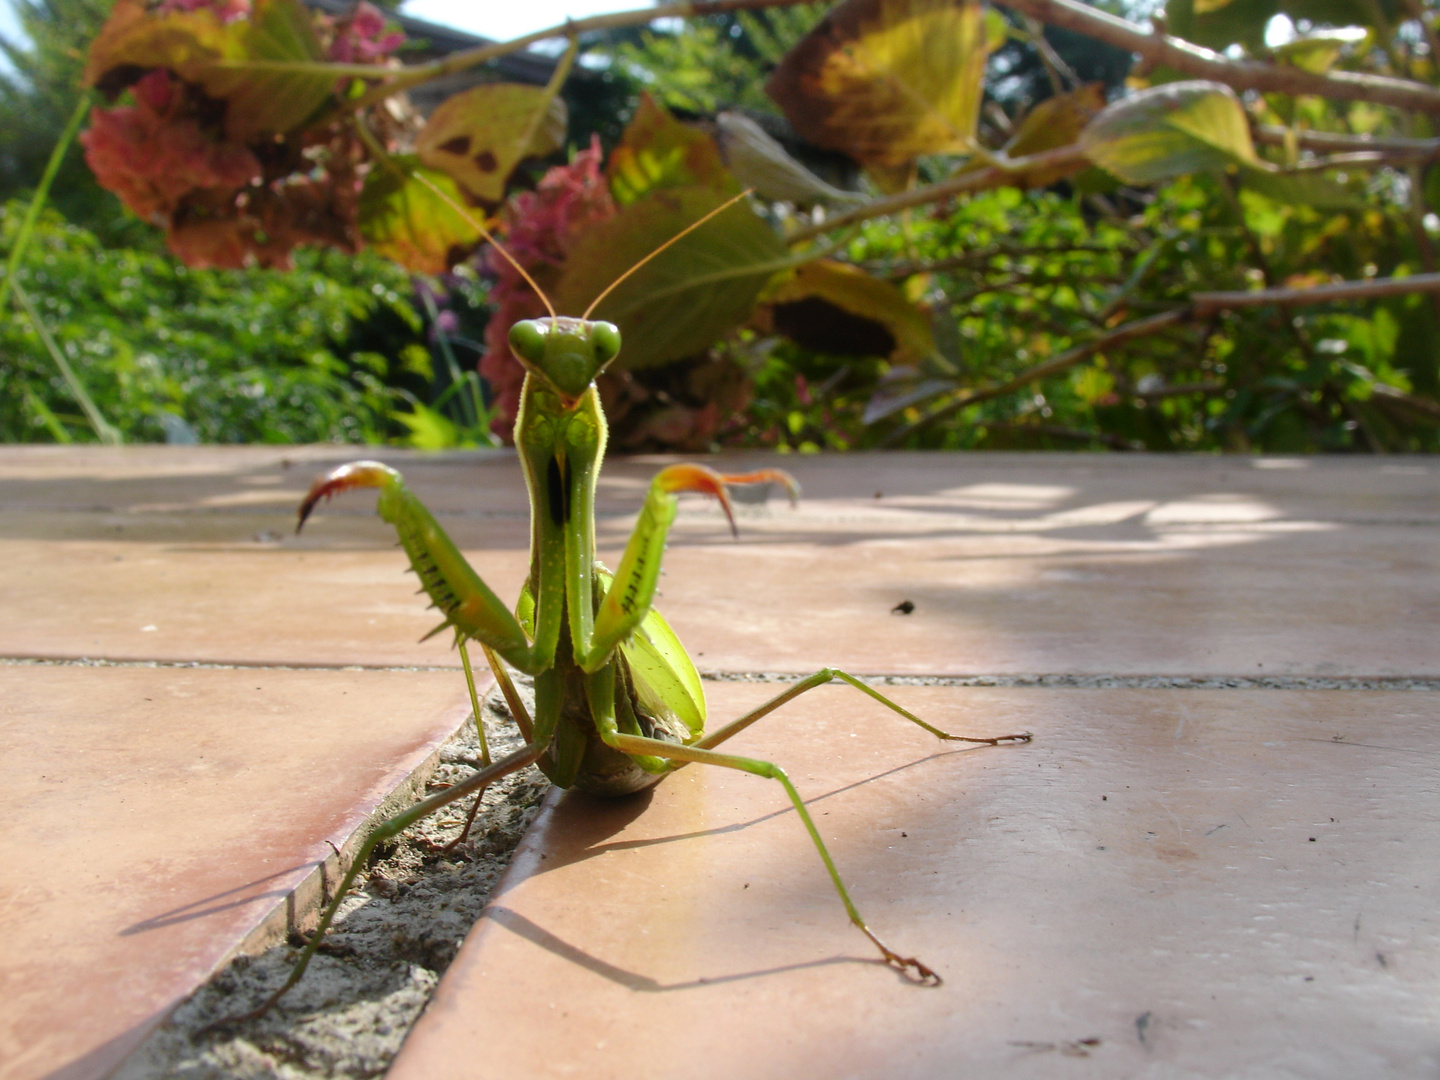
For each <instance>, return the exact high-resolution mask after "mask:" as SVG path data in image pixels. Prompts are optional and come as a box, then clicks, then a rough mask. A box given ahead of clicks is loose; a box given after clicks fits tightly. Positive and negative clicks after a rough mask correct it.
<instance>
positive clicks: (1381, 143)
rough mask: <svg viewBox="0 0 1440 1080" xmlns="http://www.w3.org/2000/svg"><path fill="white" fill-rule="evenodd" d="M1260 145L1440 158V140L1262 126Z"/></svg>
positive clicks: (1256, 133) (1258, 136) (1258, 135)
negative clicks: (1287, 144)
mask: <svg viewBox="0 0 1440 1080" xmlns="http://www.w3.org/2000/svg"><path fill="white" fill-rule="evenodd" d="M1253 134H1254V138H1255V141H1256V142H1257V143H1261V144H1263V145H1265V146H1284V145H1285V142H1286V140H1287V139H1289V138H1291V137H1292V136H1293V138H1294V139H1295V145H1296V146H1298V147H1299V148H1300V149H1301V150H1318V151H1320V152H1322V153H1327V154H1352V153H1362V152H1366V151H1369V152H1373V153H1378V154H1385V155H1387V157H1390V158H1391V160H1393V161H1400V160H1406V161H1419V162H1428V161H1431V160H1433V159H1434V158H1436V157H1437V156H1440V139H1402V138H1398V137H1383V136H1382V137H1378V138H1377V137H1376V136H1374V135H1342V134H1339V133H1336V132H1330V131H1292V129H1291V128H1285V127H1277V126H1273V125H1270V124H1259V125H1256V127H1255V129H1254V132H1253Z"/></svg>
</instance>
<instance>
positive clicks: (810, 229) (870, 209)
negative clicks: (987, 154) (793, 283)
mask: <svg viewBox="0 0 1440 1080" xmlns="http://www.w3.org/2000/svg"><path fill="white" fill-rule="evenodd" d="M1089 164H1090V160H1089V158H1087V157H1086V156H1085V153H1084V151H1083V150H1081V149H1080V147H1079V146H1075V145H1071V146H1061V147H1058V148H1057V149H1054V150H1046V151H1044V152H1042V153H1039V154H1031V155H1030V156H1029V157H1021V158H1013V159H1011V160H1010V161H1009V162H1008V163H1007V164H1005V165H1003V166H1002V165H990V166H987V167H986V168H983V169H976V170H975V171H973V172H967V173H965V174H963V175H961V176H957V177H955V178H954V179H953V180H942V181H941V182H940V183H938V184H930V185H928V186H926V187H922V188H916V189H915V190H914V191H902V192H900V193H899V194H898V195H891V196H888V197H887V198H884V199H876V200H875V201H873V202H869V203H865V204H864V205H863V206H857V207H855V208H854V209H853V210H847V211H845V212H844V213H842V214H836V215H835V216H834V217H832V218H828V219H827V220H825V221H824V222H822V223H821V224H819V225H807V226H805V227H804V228H801V229H797V230H795V232H793V233H791V234H790V236H789V237H787V238H786V239H787V243H790V244H800V243H803V242H805V241H806V240H811V239H813V238H814V237H816V236H818V235H820V234H821V233H824V232H828V231H829V230H831V229H838V228H840V227H841V226H844V225H853V224H854V223H855V222H857V221H869V220H870V219H871V218H877V217H885V216H886V215H887V214H894V213H897V212H898V211H901V210H906V209H909V208H910V207H912V206H923V205H925V204H926V203H932V202H939V201H940V200H942V199H948V198H950V197H951V196H952V195H961V194H964V193H966V192H972V191H988V190H989V189H990V188H998V187H1006V186H1008V185H1011V184H1014V185H1017V186H1022V185H1023V184H1024V183H1025V178H1026V177H1027V176H1028V175H1031V174H1035V173H1045V174H1047V175H1048V176H1049V177H1054V175H1055V174H1056V173H1057V172H1062V171H1066V170H1068V172H1071V173H1076V172H1079V171H1080V170H1081V169H1083V168H1085V167H1086V166H1088V165H1089ZM1052 182H1053V180H1052Z"/></svg>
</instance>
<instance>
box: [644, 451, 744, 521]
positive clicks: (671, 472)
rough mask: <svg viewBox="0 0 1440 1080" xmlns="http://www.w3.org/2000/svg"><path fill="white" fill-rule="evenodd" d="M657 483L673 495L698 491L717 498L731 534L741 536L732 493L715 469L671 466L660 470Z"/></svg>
mask: <svg viewBox="0 0 1440 1080" xmlns="http://www.w3.org/2000/svg"><path fill="white" fill-rule="evenodd" d="M655 482H656V483H657V484H659V485H660V490H661V491H664V492H668V493H669V494H671V495H676V494H679V493H680V492H682V491H698V492H699V493H700V494H702V495H713V496H715V498H717V499H719V500H720V508H721V509H722V510H724V511H725V518H726V520H727V521H729V522H730V532H731V533H732V534H733V535H734V536H737V537H738V536H739V535H740V529H739V528H738V527H737V526H736V524H735V511H734V510H732V509H731V507H730V493H729V492H728V491H726V490H725V477H723V476H721V475H720V474H719V473H717V472H716V471H715V470H714V469H707V468H706V467H705V466H704V465H689V464H682V465H671V466H669V467H667V468H664V469H661V470H660V475H659V476H657V477H655Z"/></svg>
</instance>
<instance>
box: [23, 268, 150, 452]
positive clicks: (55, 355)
mask: <svg viewBox="0 0 1440 1080" xmlns="http://www.w3.org/2000/svg"><path fill="white" fill-rule="evenodd" d="M6 280H7V281H8V282H10V283H11V285H12V286H13V288H14V293H15V303H16V304H18V305H19V306H20V307H21V308H22V309H24V312H25V314H26V315H27V316H28V317H29V319H30V325H31V326H33V327H34V328H35V333H36V334H38V335H39V337H40V343H41V344H42V345H44V346H45V351H46V352H48V353H49V354H50V359H52V360H54V361H55V366H56V367H58V368H59V369H60V375H61V376H62V377H63V378H64V380H65V383H66V385H67V386H69V387H70V393H71V394H73V395H74V396H75V400H76V401H77V402H79V404H80V408H81V410H82V411H83V412H84V413H85V419H87V420H89V421H90V426H91V427H92V428H93V429H94V431H95V437H96V438H97V439H99V440H100V441H101V442H102V443H106V444H108V445H110V446H119V445H120V444H121V443H123V442H124V441H125V440H124V439H123V438H122V437H121V435H120V431H119V429H118V428H116V427H115V426H114V425H113V424H111V423H110V422H109V421H108V420H106V419H105V417H104V415H103V414H102V413H101V412H100V409H99V407H98V406H96V404H95V402H94V401H93V400H92V399H91V397H90V395H89V394H88V393H86V391H85V384H84V383H82V382H81V381H80V378H79V376H77V375H76V374H75V372H74V371H73V370H71V368H70V364H69V362H68V361H66V359H65V354H64V353H63V352H61V351H60V346H59V345H57V344H56V342H55V339H54V338H53V337H51V336H50V331H49V330H48V329H47V328H46V326H45V323H44V322H43V321H42V320H41V318H40V312H38V311H37V310H35V304H34V303H33V302H32V301H31V299H30V294H29V293H27V292H26V291H25V290H24V289H23V288H21V287H20V282H18V281H16V280H15V279H14V278H7V279H6Z"/></svg>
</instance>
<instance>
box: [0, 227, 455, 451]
mask: <svg viewBox="0 0 1440 1080" xmlns="http://www.w3.org/2000/svg"><path fill="white" fill-rule="evenodd" d="M23 212H24V205H23V204H21V203H18V202H11V203H8V204H6V205H5V206H4V207H3V209H0V250H8V247H9V245H10V243H11V242H12V240H13V237H14V233H15V231H16V229H17V227H18V222H19V219H20V217H21V215H22V214H23ZM18 280H19V282H20V284H21V285H22V286H23V288H24V289H25V291H26V293H27V294H28V295H29V296H30V298H31V299H32V301H33V302H34V304H35V306H36V308H37V309H38V311H39V313H40V315H41V317H42V318H43V320H44V321H45V324H46V326H47V327H48V328H49V332H50V334H51V335H52V336H53V338H54V340H55V342H56V343H57V344H58V346H59V347H60V349H61V350H62V351H63V353H64V355H65V357H66V358H67V360H68V361H69V363H70V365H71V367H72V368H73V369H74V370H75V373H76V375H77V377H78V378H79V379H80V381H81V382H82V383H83V384H84V386H85V389H86V390H87V391H88V393H89V394H90V396H91V397H92V398H93V399H94V401H95V403H96V404H97V406H98V407H99V409H100V411H101V413H102V414H103V415H104V416H105V418H106V419H107V420H108V421H109V422H110V423H111V424H113V425H115V426H116V427H117V428H119V429H120V431H121V433H122V434H123V435H124V436H125V438H126V439H127V440H142V441H145V440H148V441H165V439H166V438H167V435H168V437H169V438H170V439H172V440H175V439H180V440H185V439H187V438H192V437H194V438H198V439H200V440H201V441H204V442H270V443H280V442H324V441H336V442H376V441H384V440H385V439H386V438H387V437H389V436H390V435H392V434H397V433H398V431H399V430H400V429H399V428H398V427H397V426H396V425H395V424H394V422H393V421H392V419H391V414H392V412H394V411H395V409H396V408H397V405H399V398H398V397H397V393H396V390H395V389H393V388H392V387H394V386H396V385H403V384H404V383H405V382H406V381H407V379H408V380H409V381H411V382H412V383H413V384H414V385H415V386H416V387H417V388H419V389H421V390H422V391H423V389H424V388H425V387H427V386H428V385H429V384H430V382H431V380H432V378H433V372H432V370H431V367H432V365H431V360H430V354H429V352H428V351H427V349H426V348H425V347H424V345H423V344H422V343H421V342H422V340H423V339H422V338H421V336H420V319H419V316H418V315H417V313H416V311H415V308H414V306H413V304H412V301H411V296H412V290H411V284H410V279H409V275H408V274H406V273H405V272H404V271H402V270H400V269H399V268H397V267H396V266H394V265H393V264H392V263H389V262H387V261H385V260H383V259H380V258H378V257H376V256H371V255H360V256H356V257H348V256H343V255H339V254H336V253H334V252H319V251H307V252H305V253H304V254H303V255H302V256H301V257H300V259H299V260H298V264H297V267H296V269H295V270H293V271H290V272H277V271H264V270H247V271H223V270H190V269H187V268H185V267H184V266H181V265H179V264H178V263H177V262H175V261H174V260H173V259H171V258H170V257H168V256H166V255H163V254H159V253H154V252H147V251H136V250H132V249H125V248H108V247H106V246H105V245H103V244H101V243H100V241H99V240H98V239H97V238H96V237H95V235H94V234H93V233H91V232H88V231H86V230H84V229H82V228H80V227H79V226H75V225H70V224H67V223H66V222H65V221H64V220H63V218H61V216H60V215H59V214H58V213H56V212H54V211H46V212H45V213H44V214H43V215H42V218H41V221H40V225H39V227H38V228H37V230H36V234H35V236H34V238H33V239H32V241H31V247H30V250H29V253H28V255H27V257H26V259H25V265H24V267H23V268H22V270H21V272H20V274H19V275H18ZM0 355H3V356H4V357H5V363H4V364H3V366H0V439H3V440H4V441H7V442H15V441H50V440H52V439H54V440H61V441H65V440H69V439H78V440H88V439H90V438H93V435H92V434H91V432H90V429H89V425H88V424H87V423H86V421H85V419H84V417H83V416H81V415H80V410H79V408H78V406H77V403H76V402H75V400H74V398H73V395H72V394H71V393H70V392H69V390H68V388H67V387H66V385H65V383H64V381H63V379H62V378H61V376H60V373H59V372H58V371H57V370H56V367H55V365H54V363H53V362H52V360H51V359H50V357H49V355H48V353H47V351H46V350H45V348H44V346H43V343H42V341H41V340H40V338H39V337H38V336H37V335H36V333H35V330H34V328H33V326H32V325H31V324H30V322H29V320H28V319H26V318H25V317H24V316H23V315H20V314H18V313H16V312H6V313H5V314H4V315H3V316H0Z"/></svg>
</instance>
